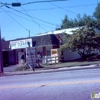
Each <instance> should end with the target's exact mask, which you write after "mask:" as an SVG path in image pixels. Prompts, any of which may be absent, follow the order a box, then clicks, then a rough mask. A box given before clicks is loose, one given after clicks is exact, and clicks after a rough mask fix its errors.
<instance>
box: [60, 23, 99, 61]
mask: <svg viewBox="0 0 100 100" xmlns="http://www.w3.org/2000/svg"><path fill="white" fill-rule="evenodd" d="M95 28H96V25H93V24H88V25H87V26H85V27H81V28H79V29H78V30H75V31H73V34H72V35H68V34H67V35H66V43H65V44H63V45H62V46H61V47H60V50H65V49H68V48H69V49H70V50H71V51H77V52H78V53H79V55H80V56H81V58H83V59H84V60H85V59H86V57H87V55H90V54H91V53H92V51H93V50H95V49H98V50H99V49H100V34H96V33H95V31H94V29H95Z"/></svg>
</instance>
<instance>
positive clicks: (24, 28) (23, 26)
mask: <svg viewBox="0 0 100 100" xmlns="http://www.w3.org/2000/svg"><path fill="white" fill-rule="evenodd" d="M1 9H2V8H1ZM2 10H3V11H4V12H5V10H4V9H2ZM5 13H6V14H7V15H8V16H9V17H10V18H11V19H13V20H14V21H15V22H16V23H17V24H19V25H20V26H21V27H23V28H24V29H25V30H29V29H27V28H26V27H24V26H23V25H22V24H21V23H19V22H18V21H17V20H16V19H15V18H13V17H12V16H11V15H10V14H9V13H8V12H5ZM31 33H33V32H32V31H31Z"/></svg>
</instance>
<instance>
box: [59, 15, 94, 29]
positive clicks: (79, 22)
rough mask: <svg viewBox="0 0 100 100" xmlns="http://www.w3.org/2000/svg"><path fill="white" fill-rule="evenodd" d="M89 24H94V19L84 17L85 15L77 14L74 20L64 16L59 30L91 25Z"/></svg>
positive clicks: (87, 16)
mask: <svg viewBox="0 0 100 100" xmlns="http://www.w3.org/2000/svg"><path fill="white" fill-rule="evenodd" d="M91 22H95V19H94V18H93V17H91V16H89V15H86V14H84V15H83V16H81V15H80V14H78V15H77V17H76V18H75V19H69V18H68V16H67V15H66V16H65V18H64V20H63V21H62V24H61V28H59V29H65V28H73V27H78V26H84V25H86V24H88V23H91Z"/></svg>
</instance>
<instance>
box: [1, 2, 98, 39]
mask: <svg viewBox="0 0 100 100" xmlns="http://www.w3.org/2000/svg"><path fill="white" fill-rule="evenodd" d="M34 1H41V0H34ZM42 1H45V0H42ZM0 2H2V3H7V4H11V3H14V2H20V3H21V4H24V3H28V2H33V0H0ZM99 2H100V0H66V1H58V2H46V3H34V4H29V5H22V6H20V7H12V6H11V5H9V7H10V8H7V7H5V6H2V7H1V5H0V8H1V9H0V26H1V37H2V38H5V40H13V39H17V38H26V37H29V33H30V36H36V35H37V34H40V33H45V32H49V31H54V30H55V29H56V28H57V27H60V25H61V23H62V20H63V19H64V17H65V15H68V17H69V19H74V18H75V17H76V16H77V14H80V15H81V16H83V14H85V13H86V14H87V15H91V16H92V14H93V12H94V11H95V8H96V6H97V3H99Z"/></svg>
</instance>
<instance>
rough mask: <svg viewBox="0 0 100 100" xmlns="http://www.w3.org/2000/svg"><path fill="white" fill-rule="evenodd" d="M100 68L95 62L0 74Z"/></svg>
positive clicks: (10, 73)
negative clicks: (84, 64)
mask: <svg viewBox="0 0 100 100" xmlns="http://www.w3.org/2000/svg"><path fill="white" fill-rule="evenodd" d="M96 68H100V64H93V65H87V66H74V67H73V66H72V67H66V66H65V67H62V68H61V67H56V68H54V67H48V68H41V69H40V68H39V69H36V70H35V71H32V70H27V71H17V72H4V73H3V74H2V75H0V76H12V75H26V74H39V73H49V72H60V71H71V70H84V69H96Z"/></svg>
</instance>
